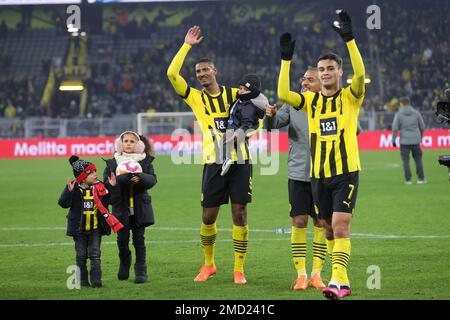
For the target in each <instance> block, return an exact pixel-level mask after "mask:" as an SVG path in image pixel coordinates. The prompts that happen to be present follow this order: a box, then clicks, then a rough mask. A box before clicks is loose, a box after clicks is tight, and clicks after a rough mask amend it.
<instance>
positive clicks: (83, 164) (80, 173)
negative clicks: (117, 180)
mask: <svg viewBox="0 0 450 320" xmlns="http://www.w3.org/2000/svg"><path fill="white" fill-rule="evenodd" d="M69 162H70V164H71V166H72V169H73V175H74V176H75V178H76V181H77V182H78V183H80V182H82V181H83V180H84V179H86V177H87V176H88V175H89V174H90V173H91V172H92V171H94V170H95V171H96V170H97V169H96V167H95V164H93V163H91V162H89V161H85V160H82V159H80V158H79V157H77V156H71V157H70V158H69Z"/></svg>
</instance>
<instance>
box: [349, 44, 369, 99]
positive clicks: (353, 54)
mask: <svg viewBox="0 0 450 320" xmlns="http://www.w3.org/2000/svg"><path fill="white" fill-rule="evenodd" d="M347 49H348V52H349V55H350V61H351V63H352V68H353V78H352V84H351V85H350V88H351V92H352V93H353V96H354V97H355V98H356V100H358V98H361V97H362V96H363V95H364V91H365V84H364V80H365V74H366V70H365V68H364V62H363V60H362V57H361V54H360V52H359V50H358V47H357V46H356V42H355V39H353V40H351V41H349V42H347Z"/></svg>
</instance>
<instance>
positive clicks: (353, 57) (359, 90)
mask: <svg viewBox="0 0 450 320" xmlns="http://www.w3.org/2000/svg"><path fill="white" fill-rule="evenodd" d="M336 13H337V15H338V19H339V21H335V22H334V23H333V29H334V30H335V31H336V32H337V33H338V34H339V35H340V36H341V38H342V40H344V41H345V43H346V45H347V49H348V52H349V55H350V61H351V63H352V68H353V78H352V84H351V85H350V88H351V90H352V93H353V95H354V96H355V97H357V98H359V97H361V96H362V95H363V94H364V80H365V74H366V70H365V68H364V63H363V60H362V58H361V54H360V53H359V50H358V47H357V46H356V41H355V37H354V36H353V29H352V20H351V18H350V16H349V15H348V13H347V12H345V11H343V10H337V11H336Z"/></svg>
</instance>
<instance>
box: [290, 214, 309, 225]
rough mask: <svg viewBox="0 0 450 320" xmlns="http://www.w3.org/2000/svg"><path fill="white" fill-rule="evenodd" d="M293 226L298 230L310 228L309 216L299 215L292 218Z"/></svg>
mask: <svg viewBox="0 0 450 320" xmlns="http://www.w3.org/2000/svg"><path fill="white" fill-rule="evenodd" d="M292 225H293V226H294V227H296V228H306V227H308V215H306V214H305V215H299V216H294V217H292Z"/></svg>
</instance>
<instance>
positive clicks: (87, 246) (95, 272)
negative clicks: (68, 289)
mask: <svg viewBox="0 0 450 320" xmlns="http://www.w3.org/2000/svg"><path fill="white" fill-rule="evenodd" d="M73 239H74V241H75V250H76V254H77V256H76V262H77V266H78V267H79V268H80V276H81V277H80V280H81V282H82V283H83V281H86V282H87V281H88V270H87V266H86V262H87V259H88V258H89V259H90V260H91V272H90V276H91V281H92V280H101V278H102V271H101V267H100V255H101V251H100V243H101V239H102V237H101V234H100V231H99V230H98V229H97V230H92V231H89V232H85V233H81V234H80V235H78V236H75V237H73Z"/></svg>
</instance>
